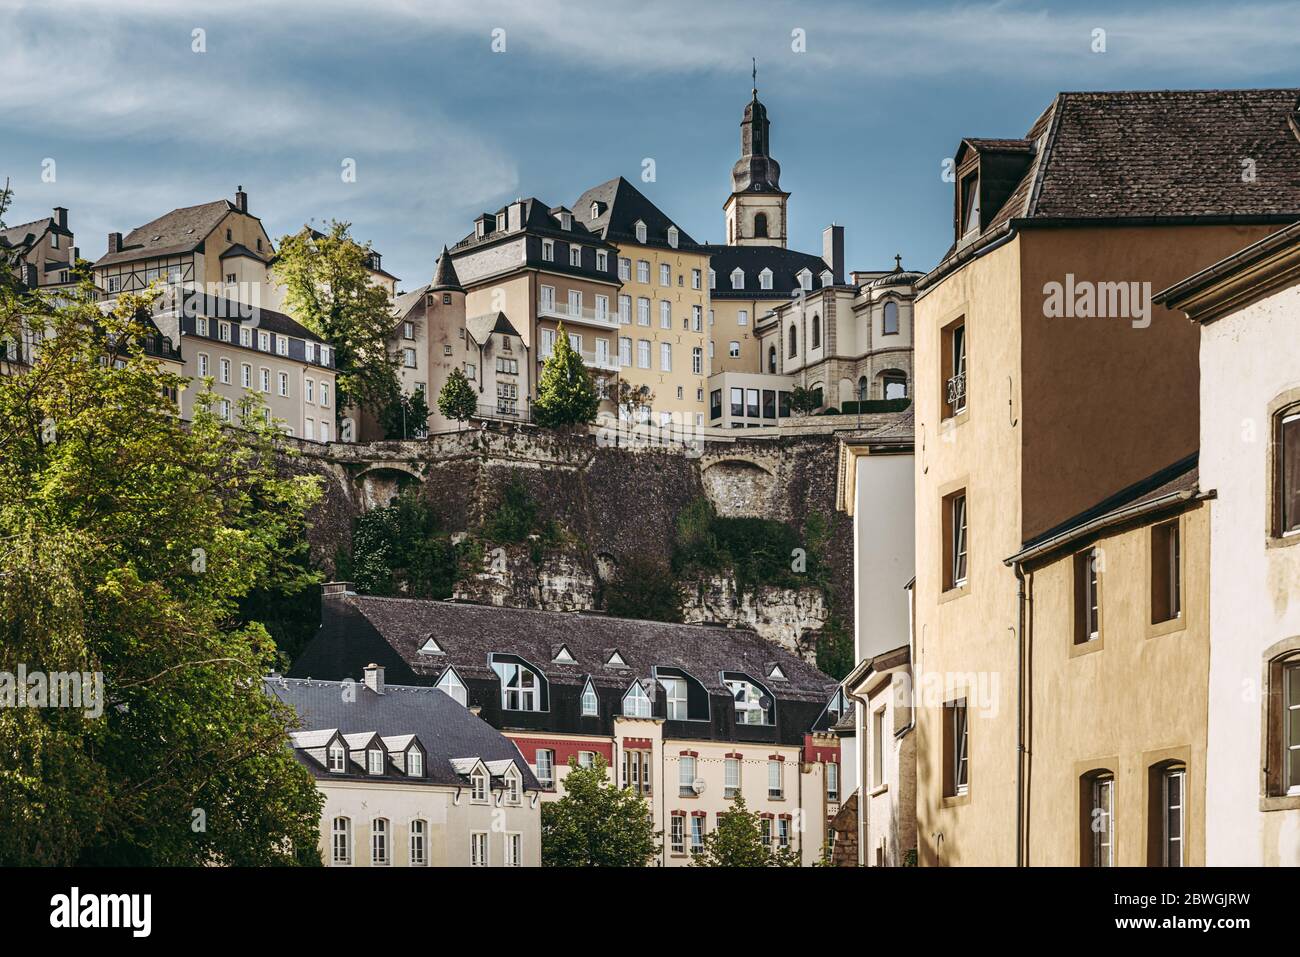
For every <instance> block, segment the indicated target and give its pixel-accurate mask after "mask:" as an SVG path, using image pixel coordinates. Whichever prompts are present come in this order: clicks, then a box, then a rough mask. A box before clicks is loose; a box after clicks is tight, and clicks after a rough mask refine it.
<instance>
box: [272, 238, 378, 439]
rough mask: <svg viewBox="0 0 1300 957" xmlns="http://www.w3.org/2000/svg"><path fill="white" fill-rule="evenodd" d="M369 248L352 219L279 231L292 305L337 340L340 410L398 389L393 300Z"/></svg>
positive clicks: (374, 403)
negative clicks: (375, 277)
mask: <svg viewBox="0 0 1300 957" xmlns="http://www.w3.org/2000/svg"><path fill="white" fill-rule="evenodd" d="M370 256H371V249H370V244H369V243H367V244H365V245H362V244H361V243H358V242H357V241H356V240H355V239H353V238H352V234H351V224H349V223H341V222H338V221H333V222H331V223H330V225H329V228H328V230H327V231H326V232H325V233H324V234H322V233H320V232H317V231H316V230H312V229H308V228H306V227H304V228H303V229H302V230H301V231H300V232H298V233H295V234H293V235H290V236H283V237H281V239H280V252H279V255H278V256H277V257H276V260H275V266H274V271H275V276H276V278H277V279H278V280H279V281H280V282H281V283H282V284H283V285H284V289H285V296H286V300H287V302H288V308H289V312H290V313H291V314H292V315H293V317H294V318H295V319H297V320H298V321H299V322H301V323H302V324H303V325H304V326H306V327H307V328H308V329H310V330H311V331H312V332H314V333H316V334H317V335H318V336H320V337H321V338H322V339H325V340H326V341H327V342H329V343H330V345H332V346H333V347H334V362H335V366H336V368H337V370H338V385H337V389H336V391H337V395H336V397H335V398H336V401H335V403H334V408H335V414H336V416H337V415H343V414H344V413H345V411H346V410H347V408H348V407H349V406H350V405H352V404H357V405H363V406H366V407H368V408H371V409H374V410H377V411H382V409H383V408H384V407H385V406H386V405H388V404H389V403H391V402H392V401H393V398H394V397H395V396H397V395H398V394H399V392H400V390H399V389H398V386H397V371H396V368H397V366H396V360H395V359H394V358H393V357H392V356H391V355H390V354H389V351H388V335H389V333H390V332H391V330H392V325H393V315H392V304H391V303H390V302H389V300H388V293H387V292H385V291H384V289H383V288H382V287H380V286H378V285H376V284H374V283H373V282H371V281H370V272H369V269H368V263H369V261H370Z"/></svg>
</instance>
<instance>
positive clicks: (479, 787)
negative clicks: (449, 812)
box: [469, 770, 488, 804]
mask: <svg viewBox="0 0 1300 957" xmlns="http://www.w3.org/2000/svg"><path fill="white" fill-rule="evenodd" d="M469 799H470V800H471V801H475V802H477V803H479V804H482V803H483V802H484V801H486V800H487V799H488V776H487V773H486V772H485V771H482V770H479V771H475V772H474V773H473V774H471V775H470V776H469Z"/></svg>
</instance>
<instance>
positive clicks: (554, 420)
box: [533, 323, 600, 428]
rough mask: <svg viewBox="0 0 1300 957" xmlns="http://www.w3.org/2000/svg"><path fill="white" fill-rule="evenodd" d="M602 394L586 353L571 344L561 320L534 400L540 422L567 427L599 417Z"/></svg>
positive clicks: (541, 423)
mask: <svg viewBox="0 0 1300 957" xmlns="http://www.w3.org/2000/svg"><path fill="white" fill-rule="evenodd" d="M599 407H600V398H599V397H598V396H597V395H596V386H595V384H594V383H593V382H592V381H591V372H590V371H589V370H588V369H587V367H586V366H585V365H584V364H583V362H582V356H580V355H578V353H577V352H575V351H574V349H573V346H571V345H569V337H568V336H567V335H566V334H565V332H564V324H563V323H561V324H560V325H559V327H558V328H557V329H556V330H555V348H554V350H552V352H551V354H550V355H549V356H547V358H546V364H545V365H544V366H543V367H542V377H541V379H540V380H539V381H538V383H537V401H536V402H534V403H533V412H534V418H535V419H536V422H537V424H538V425H543V426H547V427H549V428H563V427H566V426H573V425H585V424H587V423H589V422H594V421H596V410H597V409H598V408H599Z"/></svg>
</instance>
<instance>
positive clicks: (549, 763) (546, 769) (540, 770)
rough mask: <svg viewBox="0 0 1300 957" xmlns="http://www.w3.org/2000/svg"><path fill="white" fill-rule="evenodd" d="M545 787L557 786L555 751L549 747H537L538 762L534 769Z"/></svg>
mask: <svg viewBox="0 0 1300 957" xmlns="http://www.w3.org/2000/svg"><path fill="white" fill-rule="evenodd" d="M533 773H534V774H536V775H537V780H538V782H539V783H540V784H541V785H542V787H544V788H553V787H555V752H554V751H552V750H550V749H549V748H538V749H537V764H536V766H535V767H534V769H533Z"/></svg>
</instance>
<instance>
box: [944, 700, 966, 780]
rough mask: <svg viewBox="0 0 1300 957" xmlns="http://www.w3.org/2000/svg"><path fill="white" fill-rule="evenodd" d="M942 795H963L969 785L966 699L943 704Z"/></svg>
mask: <svg viewBox="0 0 1300 957" xmlns="http://www.w3.org/2000/svg"><path fill="white" fill-rule="evenodd" d="M943 718H944V721H943V755H944V762H943V785H944V786H943V793H944V797H956V796H957V795H959V794H965V793H966V790H967V786H968V784H969V774H970V771H969V768H968V766H967V763H966V755H967V750H968V748H969V745H970V741H969V728H968V727H967V720H966V699H965V698H958V699H957V700H956V701H948V702H945V704H944V706H943Z"/></svg>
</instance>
